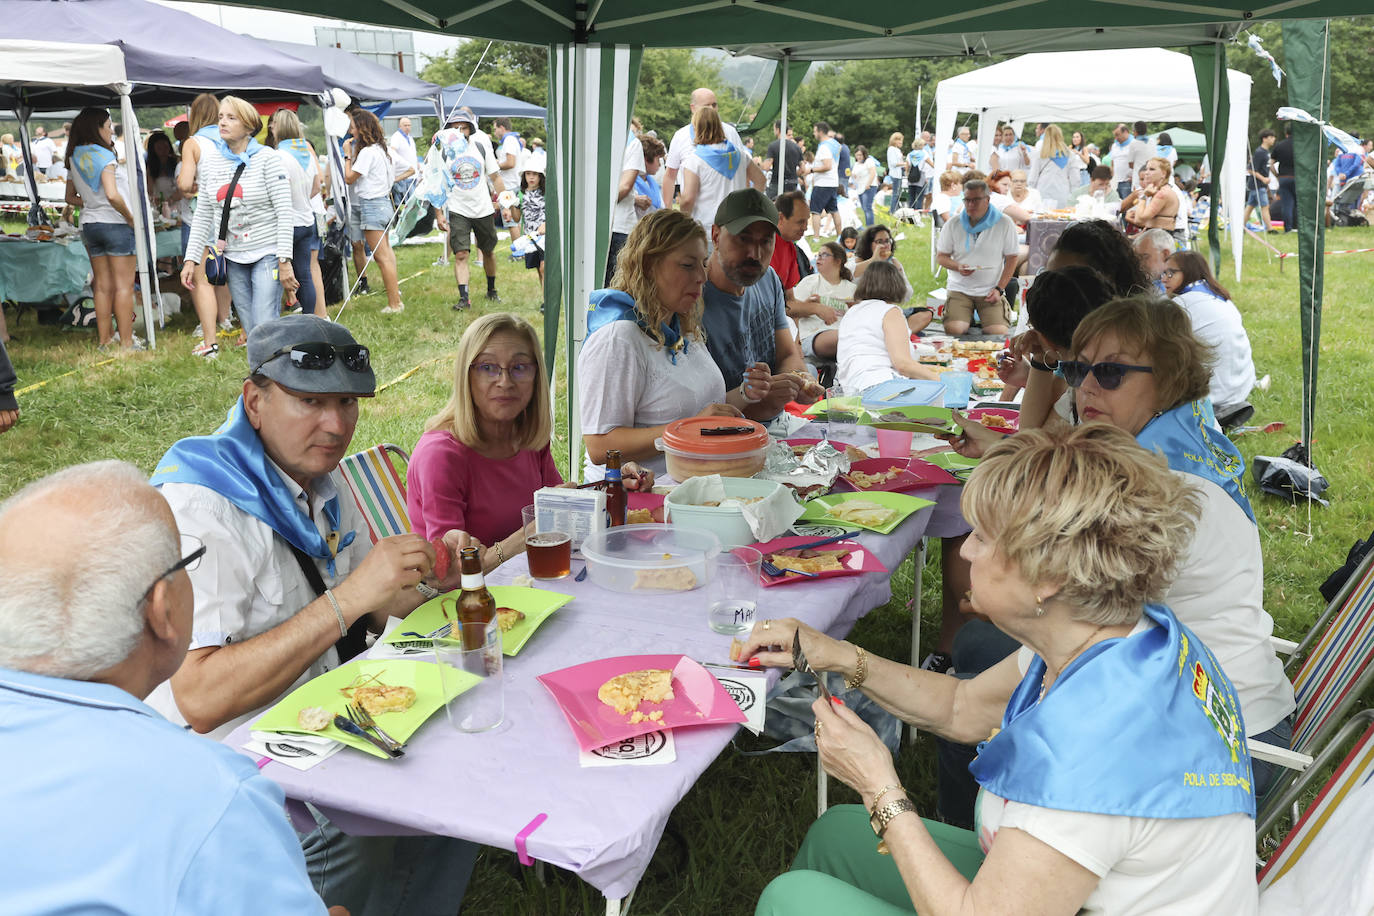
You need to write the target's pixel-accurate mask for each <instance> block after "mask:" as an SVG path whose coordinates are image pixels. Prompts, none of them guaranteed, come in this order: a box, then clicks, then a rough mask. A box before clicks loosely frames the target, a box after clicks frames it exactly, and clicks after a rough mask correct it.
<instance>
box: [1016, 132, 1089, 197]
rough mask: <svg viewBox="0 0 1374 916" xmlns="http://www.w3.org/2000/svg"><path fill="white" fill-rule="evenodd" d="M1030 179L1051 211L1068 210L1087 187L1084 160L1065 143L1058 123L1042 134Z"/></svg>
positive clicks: (1032, 185)
mask: <svg viewBox="0 0 1374 916" xmlns="http://www.w3.org/2000/svg"><path fill="white" fill-rule="evenodd" d="M1027 179H1028V180H1029V182H1030V185H1031V187H1033V188H1035V189H1036V190H1038V191H1039V192H1040V199H1041V200H1043V201H1044V203H1045V206H1046V207H1048V208H1049V209H1051V210H1058V209H1060V208H1062V207H1067V206H1068V205H1069V204H1070V203H1071V202H1072V201H1073V192H1074V191H1077V190H1078V188H1079V187H1080V186H1081V185H1082V184H1083V180H1084V179H1083V158H1082V157H1081V156H1079V155H1078V154H1077V153H1076V152H1075V151H1074V149H1073V147H1071V146H1069V144H1068V143H1066V142H1065V141H1064V132H1063V131H1062V130H1060V129H1059V125H1058V124H1051V125H1049V126H1048V127H1046V128H1045V132H1044V134H1042V135H1041V137H1040V154H1039V157H1038V158H1036V159H1035V161H1033V162H1032V163H1031V165H1030V171H1029V173H1028V174H1027Z"/></svg>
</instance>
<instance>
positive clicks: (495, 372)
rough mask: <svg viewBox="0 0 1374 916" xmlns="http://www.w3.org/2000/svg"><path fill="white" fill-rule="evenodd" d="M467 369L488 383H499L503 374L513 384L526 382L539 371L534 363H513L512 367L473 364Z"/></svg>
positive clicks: (493, 364) (494, 364)
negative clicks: (508, 377)
mask: <svg viewBox="0 0 1374 916" xmlns="http://www.w3.org/2000/svg"><path fill="white" fill-rule="evenodd" d="M468 369H469V370H470V371H472V372H476V373H477V374H478V375H479V376H481V377H482V379H483V380H485V381H488V382H495V381H499V380H500V378H501V375H502V374H503V373H504V374H506V375H509V376H510V378H511V381H513V382H528V381H530V380H532V379H533V378H534V376H535V374H536V373H537V372H538V371H539V367H538V366H536V365H535V364H534V363H515V364H514V365H512V366H498V365H497V364H496V363H473V364H472V365H471V366H469V367H468Z"/></svg>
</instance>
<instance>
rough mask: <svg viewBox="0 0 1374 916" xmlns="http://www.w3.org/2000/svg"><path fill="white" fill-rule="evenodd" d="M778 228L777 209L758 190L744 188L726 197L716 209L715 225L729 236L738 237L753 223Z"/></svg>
mask: <svg viewBox="0 0 1374 916" xmlns="http://www.w3.org/2000/svg"><path fill="white" fill-rule="evenodd" d="M759 222H763V223H767V224H768V225H770V226H772V227H773V229H774V231H776V230H777V228H778V208H777V207H775V206H773V202H772V201H771V200H769V199H768V197H767V196H766V195H765V194H764V193H763V192H762V191H760V190H758V189H756V188H745V189H744V190H743V191H735V192H733V193H731V194H728V195H726V197H725V199H724V200H722V201H721V202H720V206H719V207H718V208H717V209H716V225H717V226H719V227H721V228H722V229H724V230H725V231H726V232H728V233H730V234H731V235H739V234H740V233H741V232H743V231H744V230H745V229H748V228H749V227H750V226H752V225H754V223H759Z"/></svg>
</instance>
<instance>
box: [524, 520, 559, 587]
mask: <svg viewBox="0 0 1374 916" xmlns="http://www.w3.org/2000/svg"><path fill="white" fill-rule="evenodd" d="M520 514H521V516H522V517H523V519H524V522H525V559H526V561H527V562H528V563H529V567H530V576H531V577H533V578H535V579H562V578H563V577H564V576H566V575H568V573H570V572H572V535H570V534H568V532H566V531H557V530H552V529H548V528H547V527H546V528H545V529H543V530H541V529H540V527H539V520H538V517H537V516H536V515H535V511H534V506H526V507H525V508H524V509H521V510H520Z"/></svg>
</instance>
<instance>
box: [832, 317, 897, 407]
mask: <svg viewBox="0 0 1374 916" xmlns="http://www.w3.org/2000/svg"><path fill="white" fill-rule="evenodd" d="M894 309H895V310H896V312H897V314H898V315H900V314H901V313H902V310H901V307H900V306H898V305H894V304H893V303H891V302H883V301H882V300H881V299H865V300H864V301H863V302H859V303H856V304H855V305H853V306H850V308H849V310H848V311H847V312H845V313H844V317H843V318H841V319H840V341H839V346H838V348H837V350H836V353H835V362H836V364H837V365H836V369H835V381H837V382H839V383H840V385H842V386H843V387H844V390H845V391H863V390H864V389H866V388H871V387H873V386H874V385H877V384H878V383H880V382H886V381H888V380H889V379H894V378H897V377H898V375H899V373H898V372H897V370H896V369H894V368H892V357H890V356H888V353H887V338H886V337H885V336H884V335H883V319H884V318H885V317H886V316H887V313H888V312H890V311H893V310H894Z"/></svg>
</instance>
